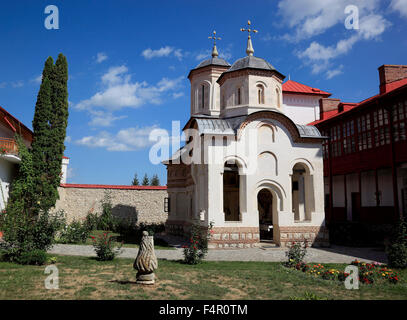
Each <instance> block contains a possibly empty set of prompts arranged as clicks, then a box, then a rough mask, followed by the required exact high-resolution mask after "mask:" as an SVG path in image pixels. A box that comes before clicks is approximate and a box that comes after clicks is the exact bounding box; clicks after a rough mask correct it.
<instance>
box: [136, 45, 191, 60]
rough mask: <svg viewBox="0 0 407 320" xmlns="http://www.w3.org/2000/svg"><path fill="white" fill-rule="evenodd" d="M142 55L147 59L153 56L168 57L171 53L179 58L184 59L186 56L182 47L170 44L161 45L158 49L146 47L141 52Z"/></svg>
mask: <svg viewBox="0 0 407 320" xmlns="http://www.w3.org/2000/svg"><path fill="white" fill-rule="evenodd" d="M141 55H142V56H143V57H144V58H145V59H147V60H150V59H153V58H162V57H168V56H170V55H173V56H174V57H176V58H178V60H182V58H183V57H184V54H183V52H182V49H176V48H174V47H170V46H165V47H161V48H160V49H157V50H153V49H151V48H148V49H145V50H144V51H143V52H142V53H141Z"/></svg>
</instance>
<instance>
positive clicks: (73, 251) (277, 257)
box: [48, 244, 387, 263]
mask: <svg viewBox="0 0 407 320" xmlns="http://www.w3.org/2000/svg"><path fill="white" fill-rule="evenodd" d="M286 250H287V249H283V248H278V247H272V246H270V245H269V244H262V245H261V247H259V248H250V249H233V250H209V252H208V255H207V257H206V260H208V261H270V262H278V261H285V259H286V257H285V252H286ZM48 252H49V253H51V254H62V255H72V256H96V254H95V251H94V249H93V247H92V246H88V245H68V244H57V245H54V246H53V247H52V249H51V250H49V251H48ZM137 252H138V249H137V248H123V252H122V253H121V254H120V255H119V257H121V258H136V256H137ZM155 253H156V255H157V258H158V259H167V260H179V259H182V258H183V254H182V249H181V248H179V247H178V248H175V249H174V250H156V251H155ZM356 258H357V259H359V260H361V261H365V262H371V261H377V262H381V263H386V262H387V259H386V254H385V253H384V251H383V250H381V249H379V248H350V247H342V246H331V247H330V248H309V249H308V252H307V255H306V257H305V261H306V262H315V263H350V262H351V261H352V260H354V259H356Z"/></svg>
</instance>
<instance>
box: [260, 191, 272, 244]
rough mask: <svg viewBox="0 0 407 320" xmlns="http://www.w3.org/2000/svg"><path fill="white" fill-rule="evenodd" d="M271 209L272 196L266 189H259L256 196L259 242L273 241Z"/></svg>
mask: <svg viewBox="0 0 407 320" xmlns="http://www.w3.org/2000/svg"><path fill="white" fill-rule="evenodd" d="M273 208H274V205H273V194H272V193H271V192H270V190H268V189H261V190H260V191H259V193H258V194H257V209H258V212H259V229H260V241H262V240H273Z"/></svg>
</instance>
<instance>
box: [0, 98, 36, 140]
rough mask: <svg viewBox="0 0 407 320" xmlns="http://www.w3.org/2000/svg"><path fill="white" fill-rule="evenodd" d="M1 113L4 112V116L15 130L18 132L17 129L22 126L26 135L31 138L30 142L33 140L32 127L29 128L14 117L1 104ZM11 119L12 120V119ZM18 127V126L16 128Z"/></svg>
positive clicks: (28, 138)
mask: <svg viewBox="0 0 407 320" xmlns="http://www.w3.org/2000/svg"><path fill="white" fill-rule="evenodd" d="M0 113H2V116H4V118H2V119H3V120H4V121H5V122H6V123H7V124H8V125H9V126H10V127H11V128H12V130H13V131H14V132H17V129H19V128H22V129H23V134H24V137H25V138H26V139H27V140H29V141H30V142H31V141H32V140H33V132H32V131H31V129H29V128H27V127H26V126H25V125H24V123H22V122H21V121H20V120H18V119H17V118H16V117H14V116H13V115H12V114H11V113H10V112H8V111H7V110H6V109H4V108H3V107H1V106H0ZM10 120H11V121H10ZM16 127H17V128H16Z"/></svg>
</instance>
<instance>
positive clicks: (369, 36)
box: [297, 14, 390, 79]
mask: <svg viewBox="0 0 407 320" xmlns="http://www.w3.org/2000/svg"><path fill="white" fill-rule="evenodd" d="M389 26H390V22H388V21H387V20H386V19H384V18H383V17H382V16H380V15H377V14H370V15H367V16H364V17H363V18H361V19H360V22H359V30H354V33H353V35H352V36H350V37H349V38H346V39H342V40H339V41H338V42H337V43H336V44H335V45H331V46H324V45H322V44H320V43H318V42H316V41H313V42H312V43H311V44H310V45H309V47H308V48H307V49H305V50H304V51H302V52H297V56H298V57H299V58H301V59H303V60H304V61H305V62H306V63H307V64H309V65H310V66H311V68H312V73H314V74H318V73H320V72H322V71H325V70H327V69H328V68H330V67H331V64H332V63H331V61H332V60H333V59H335V58H337V57H339V56H341V55H344V54H347V53H348V52H349V51H350V50H351V49H352V48H353V46H354V45H355V44H356V43H357V42H358V41H361V40H375V39H379V37H380V35H381V34H383V33H384V32H385V31H386V29H387V28H388V27H389ZM338 74H339V73H338V72H330V73H327V78H328V79H330V78H332V77H333V75H334V76H335V75H338Z"/></svg>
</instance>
